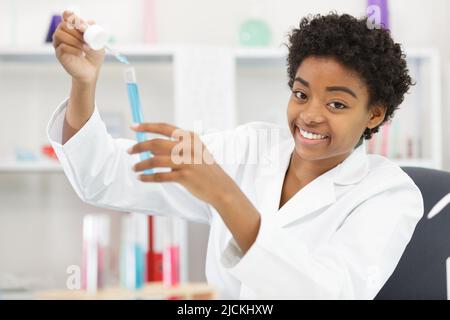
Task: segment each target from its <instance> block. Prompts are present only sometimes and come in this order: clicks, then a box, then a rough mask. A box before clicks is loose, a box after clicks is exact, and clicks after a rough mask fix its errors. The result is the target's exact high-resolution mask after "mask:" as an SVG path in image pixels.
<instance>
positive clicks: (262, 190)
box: [48, 14, 423, 299]
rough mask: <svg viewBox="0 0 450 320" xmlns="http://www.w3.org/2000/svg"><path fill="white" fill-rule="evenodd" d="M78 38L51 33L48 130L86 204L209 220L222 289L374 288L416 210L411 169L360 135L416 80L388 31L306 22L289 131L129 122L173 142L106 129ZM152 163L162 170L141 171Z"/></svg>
mask: <svg viewBox="0 0 450 320" xmlns="http://www.w3.org/2000/svg"><path fill="white" fill-rule="evenodd" d="M80 36H81V31H74V30H71V31H70V32H69V33H68V32H67V31H65V29H64V22H63V23H62V26H61V27H60V29H59V31H58V32H57V33H56V37H55V39H54V44H55V48H56V52H57V56H58V58H59V59H60V62H61V63H62V64H63V65H64V67H65V69H66V71H67V72H68V73H69V74H70V75H71V76H72V91H71V93H70V98H69V99H68V100H67V101H64V102H63V103H62V104H61V105H60V106H59V108H58V109H57V110H56V111H55V113H54V115H53V117H52V119H51V120H50V123H49V126H48V135H49V139H50V141H51V142H52V146H53V148H54V149H55V152H56V154H57V155H58V158H59V159H60V162H61V164H62V166H63V168H64V172H65V174H66V175H67V176H68V178H69V181H70V183H71V184H72V186H73V188H74V189H75V191H76V193H77V194H78V195H79V196H80V198H81V199H82V200H83V201H85V202H87V203H89V204H92V205H96V206H100V207H104V208H109V209H114V210H121V211H129V212H141V213H143V214H153V215H164V216H170V217H181V218H184V219H187V220H191V221H194V222H202V223H207V224H209V225H210V237H209V245H208V254H207V262H206V275H207V278H208V281H209V282H210V283H211V284H212V285H214V286H215V287H216V288H218V290H219V294H220V297H221V298H244V299H249V298H253V299H254V298H265V299H268V298H272V299H280V298H288V299H293V298H306V299H313V298H314V299H317V298H321V299H324V298H326V299H337V298H341V299H372V298H373V297H375V295H376V294H377V292H378V291H379V290H380V288H381V287H382V286H383V284H384V283H385V282H386V280H387V279H388V278H389V276H390V275H391V273H392V272H393V270H394V269H395V267H396V265H397V263H398V261H399V259H400V257H401V255H402V253H403V251H404V249H405V247H406V245H407V244H408V242H409V241H410V239H411V235H412V233H413V231H414V228H415V226H416V224H417V222H418V220H419V219H420V218H421V217H422V214H423V201H422V196H421V193H420V191H419V189H418V188H417V186H416V185H415V184H414V182H413V181H412V180H411V179H410V178H409V176H408V175H406V173H404V172H403V171H402V170H401V169H400V168H399V167H398V166H397V165H396V164H395V163H393V162H391V161H389V160H388V159H386V158H383V157H381V156H376V155H367V154H366V151H365V146H364V144H363V143H362V142H363V139H364V138H365V139H369V138H370V137H371V136H372V134H373V133H375V132H377V130H378V128H379V126H380V125H382V124H383V123H384V122H386V121H387V120H389V119H390V117H392V115H393V112H394V110H395V109H396V108H397V107H398V105H399V104H400V103H401V101H402V100H403V95H404V94H405V93H406V92H407V90H408V88H409V86H410V84H411V79H410V77H409V76H408V73H407V69H406V62H405V60H404V56H403V53H402V51H401V49H400V45H398V44H396V43H394V42H393V40H392V39H391V37H390V34H389V32H388V31H385V30H376V29H375V30H374V29H367V28H366V19H360V20H358V19H356V18H353V17H351V16H348V15H342V16H339V15H336V14H330V15H327V16H316V17H313V18H306V19H303V20H302V21H301V23H300V27H299V29H295V30H293V32H292V34H291V35H290V43H289V44H288V47H289V56H288V75H289V86H290V88H291V90H292V94H291V96H290V99H289V103H288V107H287V119H288V124H289V128H290V130H284V129H283V128H279V127H278V126H276V125H273V124H268V123H262V122H252V123H249V124H246V125H243V126H239V127H238V128H236V129H233V130H229V131H225V132H218V133H214V134H207V135H203V136H198V135H197V134H195V133H193V132H189V131H184V130H183V129H181V128H177V127H175V126H173V125H171V124H165V123H143V124H140V125H139V126H137V127H134V128H133V130H135V131H138V132H152V133H159V134H162V135H165V136H167V137H170V138H172V139H161V138H158V139H151V140H148V141H142V142H139V143H137V144H136V141H133V140H127V139H112V138H111V137H110V136H109V135H108V134H107V132H106V128H105V124H104V123H103V121H102V120H101V117H100V114H99V111H98V109H97V107H96V106H95V104H94V101H95V96H94V95H95V85H96V81H97V77H98V73H99V70H100V66H101V63H102V59H103V55H102V53H98V52H97V53H96V52H92V50H90V51H88V52H87V54H86V56H80V55H75V54H74V52H77V51H73V48H72V49H70V48H69V47H68V46H69V45H70V43H72V44H73V45H76V46H77V47H78V46H79V47H80V48H82V43H80V42H79V41H75V40H76V39H75V40H74V38H73V37H76V38H79V37H80ZM69 49H70V50H69ZM80 50H81V49H80ZM175 132H178V133H181V134H175ZM268 132H270V136H269V135H268V134H267V133H268ZM262 133H265V134H262ZM273 133H275V134H273ZM255 137H256V138H255ZM180 146H181V147H182V148H180ZM127 150H128V153H127ZM176 150H182V156H183V157H182V158H184V156H186V155H187V157H186V158H187V159H199V160H200V161H195V160H194V161H193V162H189V161H187V162H185V161H181V162H180V161H177V157H174V155H175V156H178V154H177V152H176ZM149 151H151V153H152V154H153V157H152V158H150V159H146V160H143V161H140V159H139V153H142V152H149ZM174 151H175V152H174ZM199 153H200V155H201V157H195V156H194V157H192V156H190V155H195V154H199ZM218 159H222V161H220V160H218ZM227 159H232V160H234V161H227ZM255 159H261V161H257V162H256V163H255V161H254V160H255ZM136 162H138V163H136ZM160 167H165V168H169V169H170V170H169V171H168V172H158V173H155V174H152V175H149V174H145V170H148V169H153V168H160ZM136 173H137V174H136ZM168 182H170V183H168Z"/></svg>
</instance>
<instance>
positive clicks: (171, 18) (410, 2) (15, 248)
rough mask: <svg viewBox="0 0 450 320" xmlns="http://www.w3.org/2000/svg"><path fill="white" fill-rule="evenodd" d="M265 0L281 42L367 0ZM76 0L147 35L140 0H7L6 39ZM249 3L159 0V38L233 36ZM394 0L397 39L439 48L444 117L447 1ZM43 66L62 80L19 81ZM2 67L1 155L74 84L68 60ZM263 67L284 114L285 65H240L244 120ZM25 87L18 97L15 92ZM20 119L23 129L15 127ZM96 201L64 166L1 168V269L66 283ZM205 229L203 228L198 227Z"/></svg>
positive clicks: (448, 136) (227, 39)
mask: <svg viewBox="0 0 450 320" xmlns="http://www.w3.org/2000/svg"><path fill="white" fill-rule="evenodd" d="M258 3H264V5H262V6H261V9H260V10H259V11H260V14H262V16H263V17H264V18H265V19H266V20H267V21H268V22H269V24H270V26H271V28H272V31H273V46H275V47H276V46H279V45H281V43H282V42H283V41H285V35H286V34H287V33H288V32H289V30H290V29H291V28H292V27H295V26H297V25H298V23H299V20H300V18H301V17H302V16H304V15H306V14H308V13H327V12H329V11H330V10H333V9H337V10H338V12H340V13H343V12H347V13H350V14H353V15H357V16H361V15H362V14H364V8H365V1H364V0H346V1H336V0H315V1H300V0H272V1H269V0H266V1H258ZM73 4H76V5H78V6H79V8H80V9H81V13H82V14H83V16H84V17H87V18H94V19H95V20H97V22H99V23H100V24H102V25H104V26H106V27H108V28H109V29H110V31H111V32H112V33H113V34H114V35H115V37H116V39H117V43H119V44H136V43H141V42H142V41H143V37H144V36H143V29H144V27H143V19H142V18H143V17H142V8H143V5H142V1H141V0H128V1H107V0H79V1H76V0H72V1H56V0H54V1H50V0H34V1H32V0H27V1H25V0H0V46H35V45H40V44H41V43H42V41H43V39H44V37H45V35H46V32H47V27H48V22H49V17H50V14H51V12H60V11H61V10H62V9H63V8H65V7H68V6H69V5H73ZM251 4H252V1H248V0H229V1H218V0H190V1H181V0H156V8H157V17H156V29H157V35H158V42H159V43H162V44H174V43H176V44H178V43H190V44H192V43H197V44H214V45H227V46H235V45H237V34H238V29H239V24H240V23H241V22H242V21H243V20H244V19H245V18H246V17H247V16H248V15H249V14H250V12H251ZM390 6H391V27H392V30H393V35H394V38H395V40H396V41H397V42H401V43H403V44H404V46H406V47H437V48H438V49H439V50H440V53H441V57H442V66H443V67H442V71H443V88H444V96H443V102H444V105H443V109H444V114H443V124H447V123H448V121H449V120H450V95H449V93H448V92H449V89H450V42H449V40H450V31H449V28H448V27H447V23H448V21H449V20H450V2H449V1H448V0H432V1H428V2H424V1H422V0H391V1H390ZM27 68H30V69H27ZM33 68H34V69H33ZM39 68H49V69H48V72H50V73H55V77H56V79H59V80H58V81H57V82H56V83H55V82H46V81H45V79H39V78H36V79H35V80H34V81H31V82H28V84H27V85H26V86H22V85H21V77H28V78H29V77H33V75H31V72H33V70H34V71H36V70H39ZM52 68H54V69H52ZM30 70H32V71H30ZM115 72H116V71H115V70H114V68H112V69H111V68H110V69H105V71H104V73H103V74H102V77H113V76H114V73H115ZM0 73H2V74H0V110H1V112H2V113H1V115H2V117H1V118H2V119H1V120H0V135H1V140H0V155H2V153H5V154H6V153H8V152H10V151H11V150H7V149H8V148H9V147H10V144H9V143H8V142H9V141H10V140H14V139H17V141H19V140H20V141H22V143H29V144H30V146H35V145H39V144H41V143H44V142H45V135H44V132H43V129H44V128H45V124H46V121H47V119H48V117H49V116H50V114H51V111H52V110H53V109H54V108H55V107H56V104H57V103H58V102H59V101H60V100H61V99H62V98H64V97H65V96H66V95H67V93H68V91H67V90H68V86H69V81H68V79H67V77H65V75H64V73H63V72H62V69H61V68H58V67H49V66H45V65H43V66H39V65H37V66H36V65H34V66H29V67H23V66H22V67H20V68H19V67H17V68H15V67H14V69H11V66H9V67H2V66H0ZM170 74H171V73H170V70H168V69H167V67H166V66H155V67H154V69H150V70H149V74H148V78H149V79H148V81H149V82H150V83H153V84H154V85H155V87H153V89H152V88H149V89H148V90H149V93H148V96H147V97H146V99H149V101H151V102H152V103H151V105H152V106H158V105H172V104H173V101H171V99H172V88H171V87H170V86H171V83H172V79H171V78H170V77H171V75H170ZM2 75H3V76H2ZM6 75H11V77H12V79H11V82H8V81H7V79H8V77H6ZM257 76H261V77H271V78H276V79H279V80H280V83H282V82H283V83H282V84H280V88H279V90H278V91H277V93H275V95H276V99H275V100H270V101H276V102H277V103H278V104H276V105H274V110H275V111H276V112H280V114H282V116H281V118H280V119H282V117H284V112H285V111H284V109H285V106H286V102H287V98H288V97H287V96H286V97H284V95H283V91H282V90H283V87H284V86H285V84H284V82H285V80H286V78H285V70H284V69H281V68H279V67H278V68H277V67H274V68H267V69H265V70H261V69H258V70H256V69H255V70H253V69H252V68H243V69H241V70H238V78H239V80H238V88H237V93H236V94H237V96H238V98H239V97H240V101H241V103H242V108H246V109H245V110H244V111H243V112H242V113H241V114H242V118H241V121H250V120H252V119H259V117H260V115H259V114H258V105H259V104H261V103H262V104H264V103H267V102H266V99H265V98H264V95H262V96H261V95H260V93H261V92H263V93H265V94H266V95H268V94H269V95H270V94H271V92H270V91H269V90H268V88H270V87H268V86H269V84H266V83H263V84H262V85H263V89H261V88H260V89H259V91H258V92H254V91H250V90H247V88H250V87H251V86H252V82H253V81H254V80H253V79H255V77H257ZM35 77H36V76H35ZM53 79H55V78H53ZM53 81H55V80H53ZM118 85H121V83H120V84H119V83H118ZM104 86H106V84H104ZM156 86H158V87H157V88H156ZM111 89H112V90H114V88H106V87H104V88H103V89H102V85H101V84H100V93H99V96H98V101H100V103H102V104H104V105H108V106H109V109H112V110H121V108H122V107H124V106H123V105H122V104H125V103H126V102H125V101H126V100H125V99H126V98H124V99H123V100H122V101H109V99H108V90H111ZM152 90H153V91H152ZM18 96H19V97H20V99H17V98H16V97H18ZM259 99H260V100H259ZM8 108H9V109H8ZM11 108H14V109H13V110H11ZM17 108H23V109H24V114H26V115H28V118H27V119H25V120H23V121H18V119H17V118H16V116H15V113H14V112H12V111H14V110H17ZM126 114H127V116H128V113H126ZM155 114H157V116H158V117H160V120H162V121H165V120H166V119H170V118H171V114H170V110H169V111H168V110H165V112H162V113H161V112H160V113H159V114H158V113H155ZM13 125H14V128H16V130H13V128H12V127H10V126H13ZM448 127H449V126H446V125H444V126H443V128H444V137H443V143H444V146H447V145H449V143H450V129H449V128H448ZM29 132H32V134H30V133H29ZM444 167H445V169H447V170H450V150H449V148H445V147H444ZM36 190H37V191H36ZM51 194H53V196H50V195H51ZM91 211H93V208H92V207H89V206H85V205H83V204H81V203H80V202H79V200H78V199H77V198H76V197H75V195H74V193H73V191H72V190H71V188H70V186H69V185H68V184H67V181H66V180H65V178H64V177H63V176H62V175H59V176H58V175H51V176H50V177H49V176H40V175H39V174H37V175H36V174H35V175H30V176H24V175H15V174H7V175H6V174H1V173H0V275H1V274H2V272H3V273H4V272H14V271H16V272H17V273H18V274H20V275H29V276H39V275H46V276H47V275H48V276H49V277H53V279H52V283H54V284H55V285H58V286H62V285H63V283H64V282H63V281H64V279H65V275H64V271H65V267H66V266H67V265H68V264H71V263H73V261H79V245H80V234H79V230H80V225H81V224H80V223H81V220H80V217H81V214H82V213H87V212H91ZM191 228H192V230H193V231H192V233H191V234H194V235H196V237H195V238H193V240H192V241H193V242H192V243H193V247H197V246H201V245H203V249H204V242H205V240H206V239H205V236H204V235H205V231H206V229H205V228H204V227H198V226H191ZM200 231H201V232H200ZM199 234H203V236H201V237H198V235H199ZM63 235H65V236H63ZM61 239H64V240H61ZM77 250H78V251H77ZM192 257H194V259H193V260H195V261H196V264H195V265H194V268H193V271H192V270H191V271H192V272H191V274H190V278H191V279H193V280H199V279H203V275H202V270H201V268H202V265H203V262H202V259H203V254H202V252H201V250H198V251H195V252H193V256H192ZM49 270H51V271H49ZM0 279H1V278H0Z"/></svg>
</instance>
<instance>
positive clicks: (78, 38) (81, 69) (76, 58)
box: [53, 11, 105, 84]
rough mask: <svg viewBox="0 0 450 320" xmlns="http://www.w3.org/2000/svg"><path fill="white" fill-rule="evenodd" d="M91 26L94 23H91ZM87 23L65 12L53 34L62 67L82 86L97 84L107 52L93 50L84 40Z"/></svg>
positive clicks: (57, 55) (54, 44)
mask: <svg viewBox="0 0 450 320" xmlns="http://www.w3.org/2000/svg"><path fill="white" fill-rule="evenodd" d="M88 23H89V24H93V22H91V21H89V22H88ZM86 26H87V24H86V22H84V21H83V20H81V19H80V18H79V17H77V16H76V15H75V14H73V13H72V12H69V11H64V13H63V16H62V21H61V23H60V24H59V25H58V27H57V28H56V31H55V33H54V34H53V46H54V48H55V52H56V57H57V58H58V60H59V62H60V63H61V65H62V66H63V67H64V69H65V70H66V71H67V73H68V74H70V75H71V76H72V79H73V80H74V81H76V82H78V83H80V84H95V83H96V81H97V78H98V74H99V72H100V67H101V65H102V63H103V59H104V57H105V50H104V49H102V50H98V51H96V50H92V49H91V48H90V47H89V46H88V45H87V44H86V43H85V42H84V40H83V33H84V31H85V30H86Z"/></svg>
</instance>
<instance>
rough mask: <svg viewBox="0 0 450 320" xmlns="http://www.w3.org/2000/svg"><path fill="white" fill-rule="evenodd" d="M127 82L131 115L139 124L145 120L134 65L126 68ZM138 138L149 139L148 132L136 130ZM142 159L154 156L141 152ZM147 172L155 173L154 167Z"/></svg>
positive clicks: (146, 172) (142, 140)
mask: <svg viewBox="0 0 450 320" xmlns="http://www.w3.org/2000/svg"><path fill="white" fill-rule="evenodd" d="M124 75H125V83H126V84H127V91H128V101H129V103H130V106H131V115H132V118H133V122H134V123H135V124H139V123H142V122H144V116H143V113H142V106H141V100H140V98H139V89H138V85H137V81H136V71H135V70H134V68H133V67H130V68H126V69H125V72H124ZM136 139H137V141H138V142H144V141H147V140H148V139H147V134H146V133H145V132H136ZM139 155H140V158H141V160H142V161H144V160H147V159H149V158H151V157H152V156H153V154H152V153H151V152H150V151H147V152H142V153H140V154H139ZM144 173H145V174H153V173H154V170H153V169H147V170H144Z"/></svg>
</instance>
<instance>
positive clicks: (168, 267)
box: [163, 218, 181, 287]
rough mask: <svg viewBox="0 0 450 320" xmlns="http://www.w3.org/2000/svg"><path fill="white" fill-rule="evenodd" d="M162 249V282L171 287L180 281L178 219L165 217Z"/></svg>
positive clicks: (179, 228) (179, 226) (179, 231)
mask: <svg viewBox="0 0 450 320" xmlns="http://www.w3.org/2000/svg"><path fill="white" fill-rule="evenodd" d="M164 222H165V228H164V249H163V250H164V251H163V283H164V285H166V286H168V287H171V286H175V285H178V284H179V283H180V233H181V224H180V221H179V220H177V219H174V218H166V219H165V221H164Z"/></svg>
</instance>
